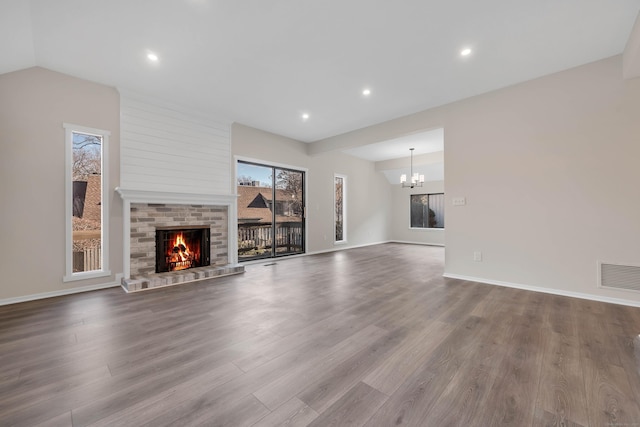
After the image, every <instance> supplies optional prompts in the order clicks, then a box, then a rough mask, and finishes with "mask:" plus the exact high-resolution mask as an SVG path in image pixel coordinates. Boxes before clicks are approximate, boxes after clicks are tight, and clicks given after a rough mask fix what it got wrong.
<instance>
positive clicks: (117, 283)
mask: <svg viewBox="0 0 640 427" xmlns="http://www.w3.org/2000/svg"><path fill="white" fill-rule="evenodd" d="M121 281H122V274H116V280H115V281H114V282H111V283H101V284H99V285H90V286H81V287H79V288H70V289H61V290H59V291H53V292H44V293H41V294H32V295H25V296H21V297H15V298H6V299H0V306H1V305H9V304H18V303H20V302H27V301H35V300H39V299H45V298H53V297H60V296H64V295H71V294H78V293H81V292H90V291H97V290H100V289H107V288H115V287H117V286H120V282H121Z"/></svg>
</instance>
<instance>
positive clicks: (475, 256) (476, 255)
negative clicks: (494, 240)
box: [473, 251, 482, 262]
mask: <svg viewBox="0 0 640 427" xmlns="http://www.w3.org/2000/svg"><path fill="white" fill-rule="evenodd" d="M473 260H474V261H476V262H480V261H482V252H480V251H475V252H474V253H473Z"/></svg>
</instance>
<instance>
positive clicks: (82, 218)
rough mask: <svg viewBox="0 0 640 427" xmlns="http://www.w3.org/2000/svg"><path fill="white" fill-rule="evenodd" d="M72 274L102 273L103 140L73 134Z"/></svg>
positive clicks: (98, 137)
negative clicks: (96, 271)
mask: <svg viewBox="0 0 640 427" xmlns="http://www.w3.org/2000/svg"><path fill="white" fill-rule="evenodd" d="M72 144H73V162H72V181H73V182H72V193H73V197H72V212H73V214H72V215H73V217H72V219H71V221H72V230H73V240H72V242H73V248H72V252H73V272H74V273H78V272H82V271H94V270H101V269H102V240H103V239H102V137H101V136H97V135H87V134H83V133H78V132H73V133H72Z"/></svg>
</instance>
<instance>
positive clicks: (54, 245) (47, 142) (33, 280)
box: [0, 67, 122, 301]
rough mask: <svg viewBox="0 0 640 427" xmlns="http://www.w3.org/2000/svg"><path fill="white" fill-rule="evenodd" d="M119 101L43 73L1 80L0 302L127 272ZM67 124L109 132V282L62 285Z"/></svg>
mask: <svg viewBox="0 0 640 427" xmlns="http://www.w3.org/2000/svg"><path fill="white" fill-rule="evenodd" d="M119 102H120V98H119V95H118V92H117V91H116V90H115V89H114V88H111V87H107V86H103V85H100V84H96V83H92V82H88V81H86V80H80V79H77V78H74V77H71V76H67V75H64V74H60V73H56V72H53V71H49V70H46V69H43V68H37V67H36V68H29V69H26V70H22V71H16V72H12V73H7V74H3V75H0V203H1V207H0V212H1V214H0V242H2V246H3V247H4V248H5V251H4V255H2V256H0V272H1V273H0V301H1V300H7V299H12V298H17V297H24V296H28V295H34V294H49V293H54V294H55V293H59V292H63V291H68V290H70V289H74V288H85V287H90V286H96V285H101V284H105V283H115V282H116V278H115V274H116V273H118V272H121V271H122V257H121V256H120V253H121V251H122V203H121V201H120V197H118V196H116V195H115V193H114V189H115V187H117V186H118V180H119V176H120V162H119V158H120V141H119V139H120V122H119ZM65 122H66V123H73V124H75V125H81V126H87V127H92V128H98V129H103V130H107V131H110V132H111V136H110V138H109V153H108V156H109V175H108V176H109V188H108V189H107V194H109V197H110V199H109V211H110V212H109V214H108V221H109V248H110V251H109V258H110V266H109V267H110V270H111V272H112V273H113V275H112V276H111V277H107V278H104V277H103V278H99V279H90V280H82V281H75V282H66V283H65V282H63V281H62V277H63V276H64V274H65V271H64V270H65V250H64V248H65V225H64V224H65V142H66V141H65V130H64V128H63V127H62V125H63V123H65ZM7 248H10V249H7Z"/></svg>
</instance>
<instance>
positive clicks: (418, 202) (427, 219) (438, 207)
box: [411, 193, 444, 228]
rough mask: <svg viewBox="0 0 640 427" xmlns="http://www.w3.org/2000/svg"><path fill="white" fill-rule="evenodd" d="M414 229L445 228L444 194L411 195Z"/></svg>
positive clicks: (412, 224) (412, 225)
mask: <svg viewBox="0 0 640 427" xmlns="http://www.w3.org/2000/svg"><path fill="white" fill-rule="evenodd" d="M411 227H412V228H444V193H437V194H412V195H411Z"/></svg>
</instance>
